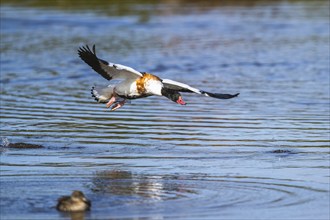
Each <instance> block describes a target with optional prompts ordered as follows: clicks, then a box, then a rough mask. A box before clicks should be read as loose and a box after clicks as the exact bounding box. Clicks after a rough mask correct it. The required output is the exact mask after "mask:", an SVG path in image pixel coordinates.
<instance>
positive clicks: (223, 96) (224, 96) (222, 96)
mask: <svg viewBox="0 0 330 220" xmlns="http://www.w3.org/2000/svg"><path fill="white" fill-rule="evenodd" d="M204 93H205V94H207V95H208V96H210V97H212V98H216V99H231V98H235V97H237V96H238V95H239V94H240V93H236V94H234V95H231V94H221V93H210V92H204Z"/></svg>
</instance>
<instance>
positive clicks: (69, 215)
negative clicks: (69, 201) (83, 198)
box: [60, 212, 90, 220]
mask: <svg viewBox="0 0 330 220" xmlns="http://www.w3.org/2000/svg"><path fill="white" fill-rule="evenodd" d="M60 215H61V217H64V218H66V219H71V220H85V217H86V219H89V217H90V213H89V212H62V213H61V214H60Z"/></svg>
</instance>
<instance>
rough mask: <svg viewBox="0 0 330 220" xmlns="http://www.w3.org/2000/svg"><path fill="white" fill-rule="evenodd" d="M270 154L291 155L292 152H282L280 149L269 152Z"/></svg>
mask: <svg viewBox="0 0 330 220" xmlns="http://www.w3.org/2000/svg"><path fill="white" fill-rule="evenodd" d="M271 153H273V154H293V152H292V151H290V150H282V149H278V150H273V151H271Z"/></svg>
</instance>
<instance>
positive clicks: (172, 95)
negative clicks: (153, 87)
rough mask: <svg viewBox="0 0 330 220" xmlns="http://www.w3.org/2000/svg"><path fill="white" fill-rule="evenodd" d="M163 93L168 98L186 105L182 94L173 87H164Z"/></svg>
mask: <svg viewBox="0 0 330 220" xmlns="http://www.w3.org/2000/svg"><path fill="white" fill-rule="evenodd" d="M161 92H162V95H163V96H165V97H166V98H168V99H170V100H172V101H173V102H176V103H178V104H180V105H185V104H186V103H185V102H184V101H183V99H182V96H181V94H180V93H179V92H178V91H175V90H172V89H166V88H162V91H161Z"/></svg>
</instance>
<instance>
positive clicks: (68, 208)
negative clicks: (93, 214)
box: [56, 190, 91, 212]
mask: <svg viewBox="0 0 330 220" xmlns="http://www.w3.org/2000/svg"><path fill="white" fill-rule="evenodd" d="M90 207H91V202H90V201H89V200H88V199H86V197H85V195H84V193H83V192H81V191H78V190H75V191H73V192H72V194H71V196H62V197H61V198H59V199H58V202H57V206H56V208H57V210H59V211H62V212H81V211H88V210H89V209H90Z"/></svg>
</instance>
